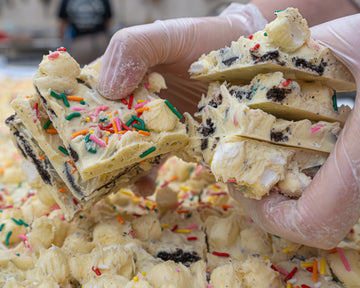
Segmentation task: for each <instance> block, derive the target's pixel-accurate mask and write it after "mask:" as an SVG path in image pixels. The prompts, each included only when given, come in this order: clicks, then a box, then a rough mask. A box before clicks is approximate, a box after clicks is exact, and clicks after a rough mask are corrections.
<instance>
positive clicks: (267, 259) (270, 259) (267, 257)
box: [259, 254, 271, 261]
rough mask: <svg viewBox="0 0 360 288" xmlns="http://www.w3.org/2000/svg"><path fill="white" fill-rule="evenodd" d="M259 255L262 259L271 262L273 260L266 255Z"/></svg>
mask: <svg viewBox="0 0 360 288" xmlns="http://www.w3.org/2000/svg"><path fill="white" fill-rule="evenodd" d="M259 255H260V256H261V257H263V258H265V259H267V260H270V261H271V259H270V258H269V257H267V256H265V255H261V254H259Z"/></svg>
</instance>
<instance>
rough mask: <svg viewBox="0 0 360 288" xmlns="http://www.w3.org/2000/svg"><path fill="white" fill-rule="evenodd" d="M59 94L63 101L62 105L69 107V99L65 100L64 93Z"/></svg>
mask: <svg viewBox="0 0 360 288" xmlns="http://www.w3.org/2000/svg"><path fill="white" fill-rule="evenodd" d="M61 96H62V99H63V101H64V105H65V106H66V107H70V104H69V101H68V100H67V98H66V95H65V93H61Z"/></svg>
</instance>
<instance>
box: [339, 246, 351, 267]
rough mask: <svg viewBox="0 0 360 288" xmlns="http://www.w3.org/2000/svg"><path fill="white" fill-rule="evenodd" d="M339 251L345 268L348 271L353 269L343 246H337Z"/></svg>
mask: <svg viewBox="0 0 360 288" xmlns="http://www.w3.org/2000/svg"><path fill="white" fill-rule="evenodd" d="M336 249H337V251H338V252H339V255H340V258H341V261H342V262H343V264H344V266H345V269H346V271H351V267H350V265H349V262H348V261H347V259H346V257H345V255H344V253H343V251H342V249H341V248H336Z"/></svg>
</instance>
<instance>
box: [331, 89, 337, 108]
mask: <svg viewBox="0 0 360 288" xmlns="http://www.w3.org/2000/svg"><path fill="white" fill-rule="evenodd" d="M332 101H333V107H334V110H335V111H338V106H337V97H336V91H334V95H333V96H332Z"/></svg>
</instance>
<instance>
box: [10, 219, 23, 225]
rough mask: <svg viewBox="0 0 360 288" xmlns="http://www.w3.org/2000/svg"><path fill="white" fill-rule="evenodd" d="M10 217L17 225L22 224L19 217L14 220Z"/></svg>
mask: <svg viewBox="0 0 360 288" xmlns="http://www.w3.org/2000/svg"><path fill="white" fill-rule="evenodd" d="M10 219H11V220H13V221H14V222H15V223H16V224H17V225H19V226H21V224H22V221H21V219H19V220H16V219H15V218H12V217H11V218H10Z"/></svg>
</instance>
